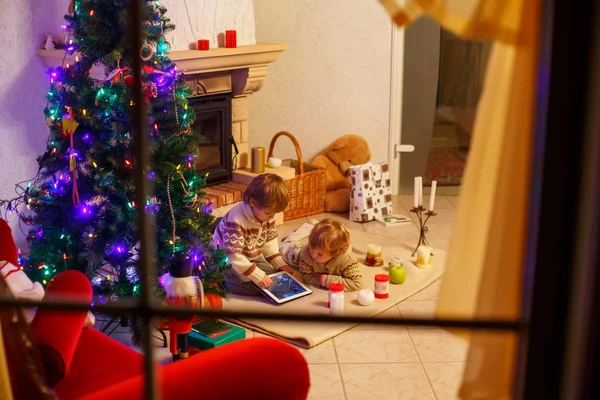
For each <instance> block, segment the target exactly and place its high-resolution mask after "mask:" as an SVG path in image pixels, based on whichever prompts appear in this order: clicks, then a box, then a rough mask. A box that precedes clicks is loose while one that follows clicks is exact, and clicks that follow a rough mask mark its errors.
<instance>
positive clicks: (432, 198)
mask: <svg viewBox="0 0 600 400" xmlns="http://www.w3.org/2000/svg"><path fill="white" fill-rule="evenodd" d="M436 187H437V181H433V182H431V193H430V194H429V211H433V205H434V204H435V188H436Z"/></svg>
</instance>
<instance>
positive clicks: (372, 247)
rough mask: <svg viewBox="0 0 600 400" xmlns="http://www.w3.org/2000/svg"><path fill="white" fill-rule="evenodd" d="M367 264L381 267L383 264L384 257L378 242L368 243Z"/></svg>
mask: <svg viewBox="0 0 600 400" xmlns="http://www.w3.org/2000/svg"><path fill="white" fill-rule="evenodd" d="M365 264H366V265H368V266H369V267H380V266H382V265H383V258H381V246H380V245H378V244H369V245H367V257H366V259H365Z"/></svg>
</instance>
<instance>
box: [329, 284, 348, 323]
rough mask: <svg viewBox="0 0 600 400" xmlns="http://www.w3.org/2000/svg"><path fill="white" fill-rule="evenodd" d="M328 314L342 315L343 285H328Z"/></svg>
mask: <svg viewBox="0 0 600 400" xmlns="http://www.w3.org/2000/svg"><path fill="white" fill-rule="evenodd" d="M329 313H330V314H331V315H342V314H343V313H344V285H343V284H341V283H332V284H330V285H329Z"/></svg>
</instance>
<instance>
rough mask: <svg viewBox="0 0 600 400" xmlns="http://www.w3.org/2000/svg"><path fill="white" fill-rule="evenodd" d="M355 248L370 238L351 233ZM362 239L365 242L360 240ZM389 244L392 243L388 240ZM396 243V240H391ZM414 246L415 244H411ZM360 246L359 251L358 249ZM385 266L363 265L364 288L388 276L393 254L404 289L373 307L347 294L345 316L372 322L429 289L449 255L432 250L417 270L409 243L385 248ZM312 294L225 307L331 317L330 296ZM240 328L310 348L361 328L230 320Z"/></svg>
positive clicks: (239, 299) (234, 301) (243, 300)
mask: <svg viewBox="0 0 600 400" xmlns="http://www.w3.org/2000/svg"><path fill="white" fill-rule="evenodd" d="M352 237H353V248H362V247H365V246H366V242H365V241H364V240H368V239H367V235H364V233H363V235H360V234H356V233H355V232H352ZM361 238H362V240H361ZM386 240H387V241H391V240H389V239H386ZM392 240H393V239H392ZM411 244H412V243H411ZM357 246H358V247H357ZM382 247H383V257H384V261H385V265H384V266H383V267H368V266H366V265H364V264H361V270H362V273H363V288H365V289H371V290H373V287H374V281H375V275H376V274H381V273H387V272H388V267H387V262H388V261H389V260H390V259H391V257H392V255H393V254H400V255H401V256H402V259H403V261H404V266H405V268H406V272H407V277H406V281H405V282H404V283H403V284H401V285H393V284H392V285H390V296H389V298H387V299H381V300H380V299H375V302H374V303H373V304H372V305H371V306H366V307H365V306H361V305H360V304H359V303H358V301H357V292H346V293H345V304H344V315H345V316H360V317H365V318H373V317H376V316H377V315H379V314H381V313H383V312H384V311H386V310H388V309H389V308H391V307H393V306H395V305H396V304H398V303H400V302H401V301H403V300H405V299H407V298H408V297H410V296H412V295H414V294H415V293H417V292H419V291H421V290H422V289H424V288H426V287H427V286H429V285H430V284H432V283H433V282H435V281H436V280H437V279H439V278H440V277H441V276H442V273H443V270H444V264H445V261H446V253H445V252H444V251H441V250H433V251H432V253H433V254H434V256H433V257H432V264H431V265H430V266H429V267H428V268H425V269H420V268H417V267H416V265H415V263H416V260H415V258H414V257H411V255H410V253H412V248H411V247H409V244H408V243H400V241H399V243H397V244H395V245H388V246H386V245H385V244H382ZM354 255H355V256H356V257H357V258H358V259H359V261H361V262H363V261H364V254H354ZM312 289H313V294H311V295H309V296H306V297H303V298H300V299H298V300H294V301H291V302H289V303H287V304H283V305H280V306H277V305H274V304H272V303H271V302H269V300H267V299H266V298H263V297H262V296H259V297H248V296H237V295H231V298H230V300H229V301H226V302H225V304H224V310H227V311H238V312H240V311H245V312H267V313H269V312H271V313H274V312H277V313H288V314H312V315H319V316H321V315H329V308H328V307H327V299H328V292H327V290H325V289H321V288H315V287H312ZM230 322H234V323H236V324H238V325H240V326H243V327H245V328H248V329H251V330H253V331H256V332H260V333H263V334H265V335H269V336H274V337H277V338H281V339H283V340H286V341H288V342H290V343H293V344H295V345H298V346H301V347H305V348H311V347H314V346H316V345H318V344H319V343H322V342H324V341H326V340H328V339H331V338H332V337H334V336H337V335H339V334H341V333H343V332H345V331H347V330H349V329H351V328H353V327H355V326H357V325H358V324H355V323H323V322H297V321H278V320H256V319H247V320H246V319H236V320H230Z"/></svg>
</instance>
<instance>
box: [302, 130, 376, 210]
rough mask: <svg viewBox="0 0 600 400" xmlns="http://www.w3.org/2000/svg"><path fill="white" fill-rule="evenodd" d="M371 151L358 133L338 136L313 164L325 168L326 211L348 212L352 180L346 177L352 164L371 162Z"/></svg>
mask: <svg viewBox="0 0 600 400" xmlns="http://www.w3.org/2000/svg"><path fill="white" fill-rule="evenodd" d="M370 159H371V151H370V150H369V145H368V144H367V141H366V140H365V139H363V138H362V137H360V136H357V135H345V136H342V137H340V138H337V139H336V140H335V141H334V142H333V143H331V144H330V145H329V147H328V148H327V149H326V150H325V151H324V152H323V153H321V154H319V155H318V156H317V157H315V159H314V160H312V162H311V164H312V165H314V166H316V167H320V168H324V169H325V171H326V173H325V185H326V190H327V195H326V197H325V211H327V212H346V211H348V210H349V209H350V182H349V181H348V178H347V177H346V173H347V172H348V169H349V168H350V167H351V166H352V165H361V164H365V163H367V162H369V160H370Z"/></svg>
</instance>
